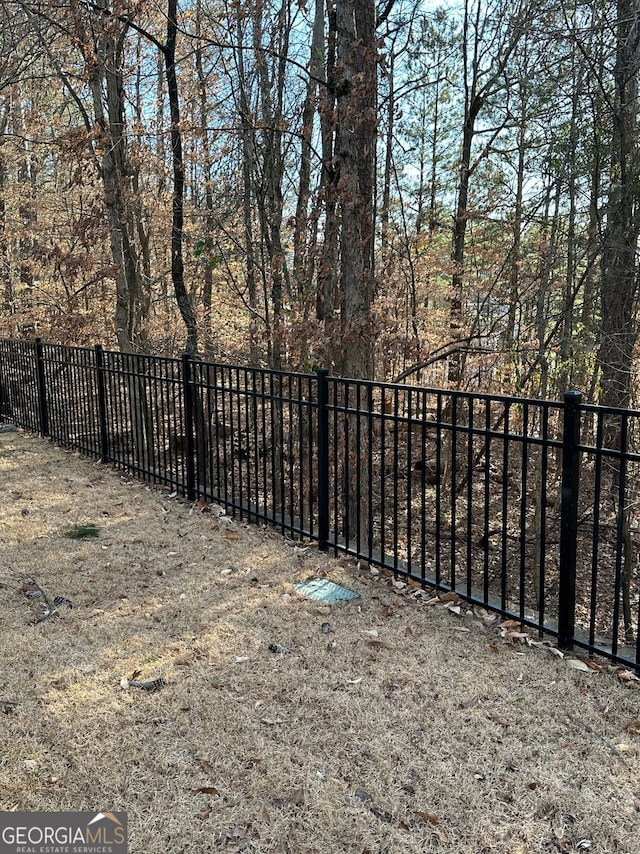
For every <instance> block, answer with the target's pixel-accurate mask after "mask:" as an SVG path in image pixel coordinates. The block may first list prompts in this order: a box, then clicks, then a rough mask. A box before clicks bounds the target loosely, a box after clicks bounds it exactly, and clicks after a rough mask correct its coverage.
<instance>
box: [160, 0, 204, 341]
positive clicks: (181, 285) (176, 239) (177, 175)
mask: <svg viewBox="0 0 640 854" xmlns="http://www.w3.org/2000/svg"><path fill="white" fill-rule="evenodd" d="M177 14H178V3H177V0H167V38H166V42H165V46H164V63H165V71H166V75H167V92H168V96H169V112H170V115H171V136H170V138H171V161H172V165H173V199H172V221H171V281H172V282H173V289H174V292H175V295H176V302H177V303H178V308H179V309H180V314H181V316H182V319H183V321H184V325H185V327H186V330H187V339H186V342H185V351H186V352H187V353H190V354H191V355H192V356H193V355H196V354H197V352H198V329H197V324H196V317H195V313H194V310H193V305H192V303H191V299H190V298H189V294H188V293H187V289H186V287H185V282H184V260H183V255H182V236H183V227H184V162H183V159H182V131H181V129H180V98H179V93H178V78H177V75H176V38H177V34H178V20H177Z"/></svg>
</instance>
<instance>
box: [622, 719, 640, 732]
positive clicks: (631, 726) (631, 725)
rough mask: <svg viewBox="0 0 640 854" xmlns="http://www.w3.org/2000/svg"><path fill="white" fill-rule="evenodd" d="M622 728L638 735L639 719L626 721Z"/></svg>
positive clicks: (639, 728)
mask: <svg viewBox="0 0 640 854" xmlns="http://www.w3.org/2000/svg"><path fill="white" fill-rule="evenodd" d="M623 729H625V730H626V731H627V732H632V733H633V734H634V735H640V720H632V721H627V722H626V724H625V725H624V727H623Z"/></svg>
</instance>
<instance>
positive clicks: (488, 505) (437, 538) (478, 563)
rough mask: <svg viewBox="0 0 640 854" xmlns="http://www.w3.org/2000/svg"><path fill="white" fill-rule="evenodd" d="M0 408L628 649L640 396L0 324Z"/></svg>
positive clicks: (632, 654)
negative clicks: (341, 374) (373, 373)
mask: <svg viewBox="0 0 640 854" xmlns="http://www.w3.org/2000/svg"><path fill="white" fill-rule="evenodd" d="M0 418H1V419H3V420H4V421H8V420H11V421H13V422H14V423H16V424H18V425H19V426H22V427H24V428H26V429H28V430H31V431H34V432H39V433H41V434H42V435H44V436H48V437H50V438H51V439H53V440H55V441H57V442H60V443H61V444H63V445H65V446H68V447H71V448H76V449H78V450H79V451H81V452H82V453H85V454H88V455H90V456H94V457H97V458H99V459H100V460H102V462H104V463H111V464H113V465H114V466H117V467H120V468H123V469H126V470H127V471H129V472H131V473H133V474H135V475H136V476H138V477H140V478H143V479H146V480H148V481H151V482H153V483H157V484H164V485H166V486H167V487H168V488H170V489H172V490H174V491H178V492H180V493H182V494H184V495H185V496H186V497H187V498H188V499H189V500H194V501H195V500H197V499H203V500H205V501H207V502H217V503H219V504H221V505H222V506H224V507H225V508H226V509H227V510H228V511H229V512H233V513H235V514H236V515H238V516H240V517H242V518H246V519H247V520H250V521H258V522H264V523H269V524H274V525H276V526H278V527H279V528H280V529H281V530H282V531H283V532H285V533H287V534H289V535H290V536H293V537H296V538H311V539H315V540H317V541H318V542H319V544H320V546H321V548H324V549H327V548H331V549H334V550H335V551H336V552H338V551H341V552H347V553H349V554H351V555H354V556H356V557H358V558H359V559H362V560H366V561H368V562H371V563H375V564H379V565H382V566H384V567H386V568H388V569H390V570H392V571H393V572H395V573H398V574H399V575H401V576H403V577H407V578H409V579H413V580H414V581H417V582H419V583H420V584H422V585H425V586H432V587H434V588H437V589H439V590H452V591H456V592H457V593H458V594H459V595H460V596H461V597H462V598H464V599H467V600H469V601H471V602H474V603H477V604H480V605H482V606H484V607H485V608H487V609H491V610H494V611H497V612H499V613H500V614H503V615H504V616H505V617H511V618H514V619H517V620H518V621H519V622H520V623H522V624H523V625H526V626H529V627H532V628H533V629H535V630H538V631H539V632H540V633H541V634H542V633H544V634H547V635H551V636H555V637H556V638H557V639H558V642H559V644H560V645H561V646H562V647H571V646H577V647H581V648H583V649H585V650H587V651H588V652H589V653H601V654H603V655H605V656H608V657H609V658H611V659H612V660H614V661H619V662H622V663H625V664H627V665H632V666H634V667H636V668H640V632H639V629H640V625H639V615H640V604H639V599H640V583H639V582H640V568H639V566H638V554H639V551H638V542H639V539H640V490H639V485H640V477H639V475H640V448H639V447H638V441H639V438H640V430H639V427H640V412H637V411H632V410H614V409H609V408H606V407H598V406H590V405H584V404H582V402H581V398H580V395H579V394H578V393H576V392H568V393H567V394H566V395H565V397H564V400H563V401H562V402H548V401H537V400H528V399H524V398H511V397H505V396H500V395H484V394H471V393H463V392H452V391H444V390H438V389H429V388H421V387H414V386H409V385H398V384H389V383H379V382H369V381H361V380H352V379H344V378H336V377H330V376H329V375H328V373H327V371H325V370H319V371H317V372H316V373H315V374H300V373H291V372H286V371H271V370H264V369H260V368H251V367H240V366H229V365H221V364H213V363H208V362H203V361H199V360H196V359H192V358H189V357H188V356H184V357H183V358H182V359H170V358H162V357H157V356H147V355H140V354H127V353H119V352H110V351H105V350H103V349H102V348H101V347H100V346H96V347H95V348H93V349H92V348H74V347H65V346H59V345H53V344H45V343H43V342H41V341H40V340H36V341H33V342H25V341H11V340H3V341H0Z"/></svg>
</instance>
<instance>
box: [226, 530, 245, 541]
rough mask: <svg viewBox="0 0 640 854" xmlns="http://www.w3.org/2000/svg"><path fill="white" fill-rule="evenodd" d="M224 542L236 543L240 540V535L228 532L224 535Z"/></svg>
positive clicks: (235, 532)
mask: <svg viewBox="0 0 640 854" xmlns="http://www.w3.org/2000/svg"><path fill="white" fill-rule="evenodd" d="M224 538H225V540H229V541H230V542H231V541H237V540H241V539H242V534H241V533H240V532H239V531H229V532H228V533H226V534H225V535H224Z"/></svg>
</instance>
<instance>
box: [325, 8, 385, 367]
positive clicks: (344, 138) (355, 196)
mask: <svg viewBox="0 0 640 854" xmlns="http://www.w3.org/2000/svg"><path fill="white" fill-rule="evenodd" d="M336 31H337V58H338V67H339V69H340V74H339V75H338V79H337V80H336V90H337V110H336V122H337V129H336V143H335V159H336V163H337V170H338V174H339V178H338V184H337V188H338V200H339V206H340V212H341V216H342V227H341V232H340V262H341V264H340V286H341V291H342V340H341V346H342V360H341V371H342V373H343V375H344V376H353V377H359V378H371V377H372V376H373V371H374V340H375V330H374V324H373V318H372V314H371V307H372V303H373V297H374V266H373V250H374V169H375V147H376V126H377V62H376V60H377V47H376V37H375V4H374V3H373V2H372V0H342V2H340V3H338V4H337V6H336Z"/></svg>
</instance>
